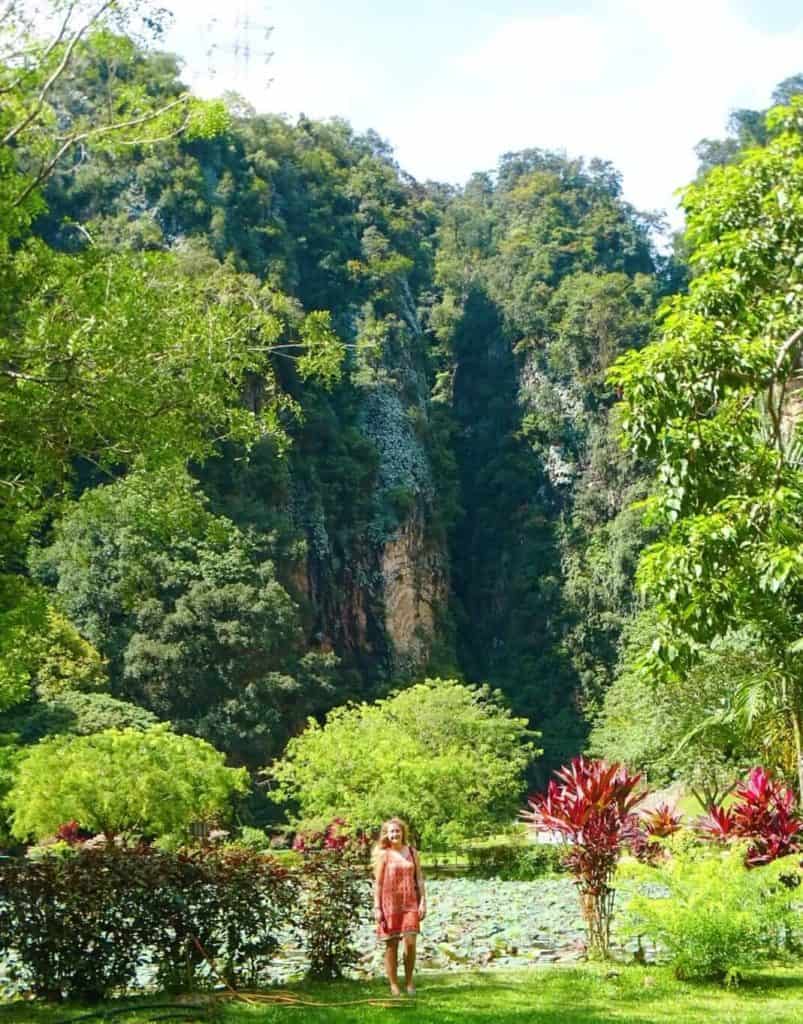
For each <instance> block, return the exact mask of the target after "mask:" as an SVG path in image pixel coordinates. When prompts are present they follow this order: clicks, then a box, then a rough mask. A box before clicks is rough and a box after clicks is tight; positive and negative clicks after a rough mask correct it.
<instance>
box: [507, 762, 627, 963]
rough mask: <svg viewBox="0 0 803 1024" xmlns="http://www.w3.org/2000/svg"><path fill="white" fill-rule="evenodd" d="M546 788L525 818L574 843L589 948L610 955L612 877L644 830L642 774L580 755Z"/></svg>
mask: <svg viewBox="0 0 803 1024" xmlns="http://www.w3.org/2000/svg"><path fill="white" fill-rule="evenodd" d="M555 775H556V778H557V781H556V780H555V779H553V780H550V783H549V786H548V787H547V790H546V792H545V793H539V794H536V795H535V796H534V797H531V798H530V799H529V800H528V804H529V809H528V810H526V811H522V812H521V817H522V818H523V819H524V820H525V821H526V822H528V824H529V825H530V827H531V828H533V829H534V830H535V831H537V832H557V833H559V834H560V835H561V836H562V837H563V839H564V841H565V842H566V843H567V844H568V845H569V852H568V854H567V855H566V867H567V868H568V870H569V871H570V872H571V873H572V874H573V875H574V879H575V882H576V884H577V886H578V889H579V892H580V902H581V906H582V909H583V916H584V917H585V920H586V924H587V927H588V945H589V949H590V950H591V951H592V952H593V953H594V954H596V955H598V956H602V957H606V956H607V955H608V952H609V946H610V929H611V916H612V913H613V890H612V889H611V887H610V882H611V879H612V877H613V873H614V871H615V869H616V865H617V863H618V861H619V858H620V856H621V855H622V853H623V851H624V850H625V849H626V848H627V847H628V846H630V844H631V843H632V842H633V841H634V840H636V839H637V838H638V837H639V835H640V824H639V819H638V816H637V815H636V813H635V810H636V808H637V807H638V805H639V803H640V802H641V801H642V800H643V799H644V797H645V795H646V794H645V793H639V792H638V791H637V789H636V787H637V786H638V784H639V781H640V779H641V776H639V775H631V774H630V772H628V770H627V768H625V767H624V765H621V764H617V763H614V764H610V765H609V764H607V763H606V762H605V761H587V760H586V759H585V758H583V757H576V758H574V760H573V761H572V762H571V764H569V765H566V766H565V767H564V768H561V769H560V770H559V771H557V772H556V773H555Z"/></svg>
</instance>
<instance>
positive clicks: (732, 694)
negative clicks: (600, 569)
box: [588, 612, 779, 807]
mask: <svg viewBox="0 0 803 1024" xmlns="http://www.w3.org/2000/svg"><path fill="white" fill-rule="evenodd" d="M625 636H626V639H627V642H626V644H625V647H624V652H623V657H622V663H621V665H620V671H619V673H618V675H617V678H616V679H615V680H614V682H613V683H612V684H611V686H610V687H609V688H608V690H607V691H606V693H605V696H604V699H603V701H602V705H601V708H600V711H599V714H598V715H597V717H596V719H595V722H594V726H593V728H592V730H591V734H590V736H589V743H588V749H589V751H590V752H591V754H592V755H593V756H596V757H603V758H605V759H606V760H614V759H615V758H619V759H620V760H621V761H623V762H624V763H625V764H627V765H629V766H631V767H632V768H634V769H635V770H638V771H642V772H645V773H646V775H647V777H648V778H649V780H650V782H651V783H653V784H658V785H668V784H671V783H673V782H682V783H683V785H684V787H685V788H686V789H687V790H688V791H690V792H691V793H693V794H694V796H696V797H697V799H698V801H699V802H700V804H701V806H702V807H710V806H711V805H712V804H717V805H718V804H719V803H720V802H721V801H722V798H723V797H724V796H725V794H727V793H728V792H729V791H730V790H731V789H732V788H733V786H734V785H735V784H736V782H737V781H738V780H739V778H740V777H741V776H742V775H743V774H744V772H745V771H746V770H747V768H749V767H750V765H751V764H756V763H764V762H765V761H766V760H767V759H768V758H769V759H776V758H777V756H778V754H779V751H778V748H777V742H778V735H777V729H776V728H774V726H775V725H776V723H777V719H776V718H775V717H774V716H773V715H772V714H767V710H768V709H762V710H761V711H760V712H759V710H758V709H756V714H755V717H754V720H753V721H751V722H750V723H747V722H745V721H744V720H743V716H742V715H741V714H740V713H739V706H738V699H739V694H740V693H741V692H743V691H744V690H745V689H747V688H749V687H751V686H753V685H754V684H755V681H756V680H757V679H763V678H765V677H766V674H767V673H768V672H771V671H772V666H771V665H769V664H767V663H766V662H765V661H762V660H760V659H758V658H757V657H756V652H755V650H754V646H753V643H752V640H751V638H750V637H747V636H732V637H728V638H727V639H723V640H721V641H714V642H713V643H712V644H711V646H710V648H709V649H708V650H707V651H705V652H703V653H702V654H701V657H700V661H699V662H698V663H697V664H695V665H694V666H692V667H691V668H689V669H688V671H687V672H685V673H684V674H683V675H678V676H676V677H673V678H670V679H666V680H664V681H663V682H662V683H657V681H656V680H655V679H654V678H652V677H650V676H649V675H647V673H645V672H644V671H643V666H642V661H643V658H644V655H645V653H646V652H647V651H649V648H650V645H651V643H652V640H653V638H654V636H655V617H654V616H653V615H652V614H651V613H649V612H648V613H645V614H643V615H642V616H640V617H639V618H637V619H636V620H635V622H634V623H633V624H631V626H630V627H629V628H628V629H626V631H625Z"/></svg>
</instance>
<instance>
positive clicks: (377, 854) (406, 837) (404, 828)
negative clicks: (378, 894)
mask: <svg viewBox="0 0 803 1024" xmlns="http://www.w3.org/2000/svg"><path fill="white" fill-rule="evenodd" d="M391 825H398V826H399V828H400V829H401V833H402V846H409V845H410V829H409V827H408V825H407V822H406V821H404V820H403V819H402V818H388V820H387V821H383V822H382V827H381V828H380V829H379V839H377V841H376V842H375V843H374V847H373V849H372V850H371V863H372V864H373V866H374V868H376V867H377V865H378V864H379V861H380V860H381V858H382V854H383V853H384V852H385V850H387V849H389V848H390V840H389V839H388V829H389V828H390V826H391Z"/></svg>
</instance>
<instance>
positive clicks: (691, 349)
mask: <svg viewBox="0 0 803 1024" xmlns="http://www.w3.org/2000/svg"><path fill="white" fill-rule="evenodd" d="M11 6H12V7H14V8H15V5H13V4H12V5H11ZM53 6H54V11H57V12H62V13H63V12H64V11H65V10H67V5H60V4H58V3H54V5H53ZM69 9H70V11H73V14H72V15H71V16H72V17H73V19H74V18H75V17H76V14H75V12H76V11H77V12H78V13H79V14H80V12H81V11H82V10H84V11H88V10H89V8H88V7H87V6H86V5H83V4H81V3H79V4H77V5H76V4H73V5H70V8H69ZM73 9H74V10H73ZM144 9H145V8H141V7H137V6H135V5H125V4H122V5H115V6H114V7H112V8H110V10H111V12H112V15H113V16H112V15H110V16H105V15H104V16H102V17H100V18H98V19H97V20H94V21H93V20H92V18H91V16H90V15H89V14H87V15H86V17H87V26H86V29H85V30H84V31H82V32H81V33H75V32H74V30H73V28H72V26H73V24H77V23H76V22H74V21H73V22H71V23H70V25H69V26H68V28H67V30H66V32H63V33H62V35H61V36H60V37H58V38H57V37H56V31H57V30H54V34H53V36H52V37H50V38H47V39H42V38H39V37H38V36H36V34H35V32H34V29H33V26H31V25H30V24H27V23H26V21H25V17H24V14H23V13H21V11H22V10H23V9H22V8H21V9H20V11H18V12H17V14H16V15H14V17H13V18H12V19H11V20H10V22H9V26H10V27H9V28H8V30H7V29H6V27H5V26H4V28H3V34H2V35H0V43H2V47H3V49H2V50H0V502H2V504H1V505H0V562H1V563H2V564H0V796H4V795H5V794H7V793H8V792H10V791H11V790H12V788H13V786H14V785H15V780H16V779H18V778H19V777H20V776H19V774H18V773H19V772H20V771H21V768H20V766H21V765H22V764H23V763H24V762H25V759H26V757H27V756H28V755H29V754H30V752H31V750H33V749H35V748H37V747H41V746H42V745H43V744H44V745H47V743H48V742H52V741H53V740H54V738H56V737H59V738H60V742H64V743H67V744H68V745H69V743H72V742H75V743H77V742H79V741H81V742H87V741H88V738H90V737H93V736H97V735H99V734H105V731H107V730H110V729H117V730H131V729H134V730H143V731H150V730H153V729H154V728H155V727H158V728H157V733H156V734H157V735H162V733H159V731H158V729H159V728H166V729H167V731H168V732H170V733H174V734H177V735H178V736H181V737H197V738H199V739H202V740H204V741H206V742H207V743H208V744H211V745H212V746H213V747H214V748H216V750H217V751H219V752H220V753H221V754H222V755H223V756H224V758H225V763H226V764H227V765H228V766H230V767H233V768H237V769H245V770H246V772H247V776H246V775H245V774H243V776H242V777H243V778H247V784H245V783H244V784H243V785H241V786H240V787H239V795H238V796H237V810H236V814H237V818H238V820H239V821H240V822H241V823H246V824H248V823H255V824H259V825H264V824H265V823H267V822H270V821H280V820H284V816H285V815H286V814H287V813H289V812H292V809H293V804H292V799H290V802H289V803H287V802H285V803H282V802H281V800H278V799H269V797H270V796H271V788H272V787H273V788H274V789H275V787H276V786H277V785H278V783H277V782H276V781H275V780H276V779H277V778H280V777H281V769H277V768H276V766H277V765H278V766H281V764H282V758H283V755H284V753H285V751H286V749H287V745H288V742H291V741H293V739H294V738H297V737H298V736H299V734H301V733H302V731H303V730H304V728H305V726H306V724H307V722H308V719H310V718H312V719H314V720H315V721H317V722H318V723H321V722H323V721H324V719H325V716H326V715H327V714H329V713H330V712H334V709H341V710H340V711H338V712H336V714H339V715H341V716H342V715H343V714H344V713H345V712H343V710H342V709H343V708H344V706H346V705H354V704H360V705H371V706H374V705H376V706H377V707H381V708H386V709H387V708H389V707H390V706H391V705H390V702H391V701H392V700H394V699H395V700H399V699H400V698H402V697H403V695H404V694H405V693H407V692H408V691H411V688H413V687H414V686H415V685H416V684H420V683H421V682H422V681H423V680H441V681H442V682H441V683H440V684H438V683H431V684H427V685H428V686H429V687H430V689H432V690H433V692H439V693H440V692H442V694H443V695H444V696H443V701H444V704H443V707H446V704H447V703H448V701H447V697H448V698H449V700H451V699H452V697H451V696H449V695H450V694H452V696H453V695H454V693H456V692H457V691H454V692H453V690H451V689H450V686H452V684H451V683H448V682H446V681H449V680H451V681H457V682H458V683H464V684H471V686H477V687H483V686H486V685H487V687H489V688H490V689H484V690H483V689H479V690H471V691H470V692H471V693H473V694H474V695H475V696H474V698H473V699H474V703H475V705H476V702H477V701H480V702H481V701H489V702H491V703H492V704H493V705H494V707H497V708H502V707H504V708H505V709H506V712H505V713H506V714H508V713H509V715H512V716H514V717H513V718H510V717H508V718H507V719H506V721H508V723H511V722H514V721H515V722H521V723H522V726H521V727H522V729H525V727H526V731H527V735H528V736H529V742H530V744H531V749H532V751H533V752H534V751H535V750H536V747H535V746H533V744H535V743H537V750H540V751H542V753H541V754H540V756H538V757H533V756H530V757H528V758H524V760H523V761H522V766H523V768H526V774H525V778H526V783H525V784H524V787H522V786H521V785H520V784H515V783H510V784H508V782H506V783H505V786H507V787H508V789H509V791H510V797H511V800H510V805H511V806H513V807H515V806H516V804H517V801H518V800H519V799H520V797H521V795H522V793H523V792H524V791H525V790H526V788H528V787H529V788H533V787H536V786H539V785H542V784H543V783H544V782H545V780H546V778H547V777H548V775H549V773H550V772H551V771H552V770H553V769H554V768H556V767H558V766H559V765H560V764H562V763H564V762H565V761H566V760H568V759H569V758H571V757H573V756H574V755H576V754H578V753H580V752H590V753H592V754H595V755H599V756H604V757H608V758H614V759H621V760H626V761H627V763H628V764H629V765H630V766H631V767H632V768H633V769H634V770H640V771H643V772H645V773H646V775H647V777H648V778H649V780H650V781H651V782H652V783H653V784H655V785H658V786H662V785H668V784H670V783H672V782H675V781H680V782H682V783H683V784H684V785H685V786H687V787H688V788H689V789H690V790H691V791H692V792H695V793H697V794H699V796H700V799H701V802H703V803H706V804H707V803H710V802H715V801H716V800H718V799H719V798H720V796H721V794H722V793H723V792H725V791H727V790H728V789H729V788H730V787H731V786H732V785H733V783H734V781H735V780H736V779H738V777H739V775H740V773H741V772H742V771H743V770H744V769H745V767H747V766H749V765H752V764H756V763H763V764H766V765H767V766H768V767H770V768H772V769H773V770H774V771H776V772H777V773H779V774H780V775H781V776H782V777H784V778H786V779H787V780H789V781H790V782H791V783H793V784H794V785H795V786H796V787H799V778H798V773H799V771H803V768H801V765H802V764H803V761H801V749H802V748H801V731H802V730H803V666H802V665H801V660H800V659H801V651H803V639H801V638H803V555H801V551H803V547H801V541H803V449H801V444H800V441H799V439H798V436H797V432H796V427H797V420H798V415H799V409H800V402H799V399H798V398H797V388H798V387H799V384H798V380H799V367H800V349H801V344H803V340H802V339H803V259H802V258H801V256H800V240H801V238H803V75H802V76H798V77H795V78H792V79H787V80H786V81H784V82H781V83H780V84H779V85H778V87H777V89H776V91H775V93H774V94H773V95H772V97H768V106H767V109H766V110H762V111H753V110H738V111H735V112H734V113H733V114H732V117H731V120H730V122H729V124H728V125H727V126H726V127H724V128H723V137H722V138H721V139H706V140H703V141H702V142H701V143H700V145H699V147H698V150H697V153H698V158H699V172H698V176H697V178H696V180H695V181H694V182H693V183H690V184H689V183H683V182H678V183H677V184H678V186H679V187H681V186H684V184H685V186H686V187H685V191H684V193H683V205H684V209H685V214H686V225H687V226H686V230H685V232H684V233H682V234H678V235H677V236H676V237H674V238H672V239H669V240H668V239H667V232H666V226H665V224H664V222H663V220H662V217H661V215H660V214H657V213H654V212H644V211H639V210H637V209H634V208H633V206H631V205H630V204H629V203H628V202H627V201H626V199H625V198H624V196H623V193H622V182H621V177H620V175H619V173H618V172H617V170H616V168H615V167H613V166H611V164H610V163H608V162H606V161H605V160H604V159H601V158H597V157H593V156H591V157H580V156H574V155H567V154H565V153H563V152H551V151H547V150H544V149H540V148H538V140H537V139H534V140H533V148H531V149H526V150H523V151H521V152H514V153H505V154H503V155H501V156H500V158H499V161H498V164H497V166H496V167H495V168H493V169H490V170H487V169H486V170H481V171H478V172H477V173H476V174H474V175H473V176H472V177H471V178H470V179H469V180H468V181H467V182H466V183H465V184H464V185H462V186H460V187H457V186H453V185H446V184H442V183H438V182H433V181H425V182H421V181H417V180H415V179H414V178H412V177H411V176H410V175H409V174H407V173H406V172H405V171H404V169H403V168H402V167H400V166H399V165H398V163H397V162H396V160H395V158H394V153H393V149H392V144H391V143H390V142H388V141H386V140H384V139H383V138H381V137H380V136H379V135H377V134H375V133H373V132H367V133H364V134H361V133H357V132H355V131H354V130H353V129H352V128H351V127H350V125H349V124H348V123H347V122H346V121H345V120H337V119H334V120H330V121H326V122H320V121H314V120H310V119H308V118H306V117H303V116H302V117H300V118H298V119H297V120H295V121H291V120H289V119H287V118H286V117H282V116H278V115H275V114H265V113H259V112H257V111H256V110H254V109H253V108H251V107H250V106H249V105H248V103H247V102H246V101H245V100H243V99H242V97H240V96H237V95H234V94H226V95H224V96H223V97H222V98H221V99H219V100H215V101H201V100H198V99H196V98H195V97H193V96H192V95H191V94H190V93H189V92H188V91H187V88H186V86H185V85H184V84H183V83H182V80H181V73H182V72H181V65H180V61H179V60H178V58H177V57H175V56H174V55H171V54H169V53H165V52H163V51H162V49H160V41H159V37H160V24H159V20H158V15H157V14H155V13H153V12H151V11H150V10H149V9H148V13H146V15H143V13H142V12H143V10H144ZM68 17H70V15H68ZM143 19H144V20H143ZM71 32H72V33H73V34H72V35H71V34H70V33H71ZM20 40H22V41H23V44H22V45H23V47H24V54H25V56H24V57H23V58H20V56H19V54H20V52H23V51H20V50H19V49H18V48H17V47H18V44H19V41H20ZM439 687H440V689H439ZM394 695H395V697H394ZM454 699H455V701H456V703H455V704H454V707H455V708H458V710H459V714H460V715H465V716H470V714H471V713H472V712H471V711H470V709H468V710H467V708H468V706H467V705H466V706H465V707H464V705H463V704H460V703H459V701H458V699H457V697H455V698H454ZM461 699H462V698H461ZM469 703H471V702H469ZM449 706H450V707H451V706H452V705H449ZM472 706H474V705H472ZM393 707H394V708H397V711H396V712H394V713H396V714H402V711H401V710H398V709H401V708H402V707H403V705H402V704H399V705H393ZM460 709H462V710H460ZM404 713H409V714H410V715H411V717H410V721H411V722H414V721H415V719H416V712H415V709H413V710H412V711H411V710H410V708H409V707H408V709H407V711H406V712H404ZM441 713H442V715H445V714H446V712H445V711H443V710H442V711H441ZM457 713H458V712H455V714H457ZM500 713H501V712H500ZM434 714H435V712H434V711H433V715H434ZM343 721H345V719H343ZM160 723H161V724H162V725H161V726H160ZM410 728H411V729H412V728H413V726H410ZM433 728H434V726H433ZM511 728H512V726H511ZM59 749H62V748H59ZM64 749H66V748H64ZM98 756H99V755H98ZM328 756H329V757H330V758H334V759H336V758H337V751H334V752H332V751H330V753H329V755H328ZM489 756H490V755H489ZM388 758H389V762H390V763H389V769H388V770H389V771H390V772H391V773H392V772H393V771H394V770H395V768H394V765H393V760H392V759H393V753H392V751H391V752H390V753H389V754H388ZM266 769H268V770H269V771H268V774H267V775H266V774H265V770H266ZM271 771H273V772H274V774H273V775H271ZM277 772H278V774H276V773H277ZM271 779H273V781H271ZM500 785H501V783H500ZM505 792H508V790H507V789H506V790H505ZM279 795H281V793H280V794H279ZM275 796H276V794H275V793H274V797H275ZM507 807H508V805H507V804H505V808H507ZM288 808H289V812H288ZM381 810H382V809H381V808H379V809H378V811H377V813H379V812H381ZM9 813H10V812H9ZM422 813H423V812H422ZM507 813H508V810H504V811H500V814H507ZM19 820H21V819H20V818H19V812H18V822H19ZM4 821H6V822H7V823H6V824H3V825H2V827H1V828H0V836H2V837H3V842H7V843H8V844H11V843H12V842H14V841H17V840H19V839H21V838H22V835H21V833H20V829H19V828H17V831H16V833H15V835H16V839H12V838H11V832H10V831H9V829H11V830H12V831H13V828H12V824H10V823H8V822H10V819H9V818H8V814H4ZM166 827H167V826H166ZM481 827H482V823H481V822H480V823H474V824H473V825H472V828H475V829H479V830H481ZM31 831H32V832H35V831H36V829H35V827H34V826H32V827H31Z"/></svg>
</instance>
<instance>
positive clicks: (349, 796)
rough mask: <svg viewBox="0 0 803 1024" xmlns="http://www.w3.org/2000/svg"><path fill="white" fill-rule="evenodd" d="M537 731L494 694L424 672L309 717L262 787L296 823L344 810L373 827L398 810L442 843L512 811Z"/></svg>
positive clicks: (352, 820)
mask: <svg viewBox="0 0 803 1024" xmlns="http://www.w3.org/2000/svg"><path fill="white" fill-rule="evenodd" d="M535 738H536V734H534V733H532V732H531V731H530V730H528V728H527V723H526V721H525V720H524V719H521V718H514V717H513V716H512V715H511V713H510V711H509V710H508V709H507V708H506V707H505V705H504V703H503V702H502V700H501V699H500V695H499V694H498V693H493V692H492V691H490V690H489V689H488V688H487V687H485V688H481V689H480V688H476V687H469V686H465V685H462V684H461V683H458V682H456V681H455V680H442V679H427V680H425V681H424V682H423V683H418V684H416V685H414V686H411V687H409V688H407V689H406V690H402V691H401V692H399V693H397V694H396V695H395V696H392V697H388V698H386V699H384V700H380V701H377V702H376V703H374V704H352V705H346V706H343V707H340V708H335V709H334V710H333V711H330V712H329V714H328V715H327V716H326V720H325V722H324V723H323V724H322V725H321V724H319V723H318V722H316V721H315V720H313V719H311V720H310V721H309V723H308V726H307V729H306V731H305V732H303V733H302V734H301V735H300V736H297V737H294V738H293V739H291V740H290V742H289V743H288V745H287V749H286V751H285V753H284V755H283V757H282V758H281V760H279V761H278V762H276V763H275V764H274V765H272V766H271V767H270V768H269V769H268V771H267V776H268V778H269V780H270V782H271V784H272V787H273V788H272V789H271V791H270V795H271V799H273V800H275V801H288V802H290V804H291V806H297V807H298V821H299V824H301V825H303V824H304V823H308V822H313V821H320V820H321V819H327V820H328V819H331V818H333V817H343V818H345V819H346V820H347V821H348V823H349V825H351V826H352V827H362V828H373V827H375V826H376V825H378V824H379V823H380V822H382V821H383V820H385V819H386V818H389V817H391V816H392V815H401V816H402V817H404V818H405V819H407V820H408V821H409V822H410V823H411V824H412V825H413V827H414V828H415V829H416V831H417V832H418V833H419V834H420V836H421V840H422V842H423V843H425V844H426V845H427V846H429V847H431V848H439V847H440V848H443V847H445V846H449V845H450V844H451V843H453V842H455V841H458V840H460V839H461V838H466V837H470V836H476V835H480V834H482V833H484V832H488V831H489V830H490V829H492V828H494V827H498V826H500V825H503V824H505V823H506V822H508V821H509V820H510V818H511V815H512V814H513V813H514V812H515V808H516V805H517V801H518V800H519V799H520V797H521V794H522V790H523V786H524V770H525V769H526V768H527V766H528V764H529V763H530V761H531V760H532V759H533V758H534V757H535V756H536V754H537V753H539V751H537V750H536V748H535V746H534V742H533V741H534V740H535Z"/></svg>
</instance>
